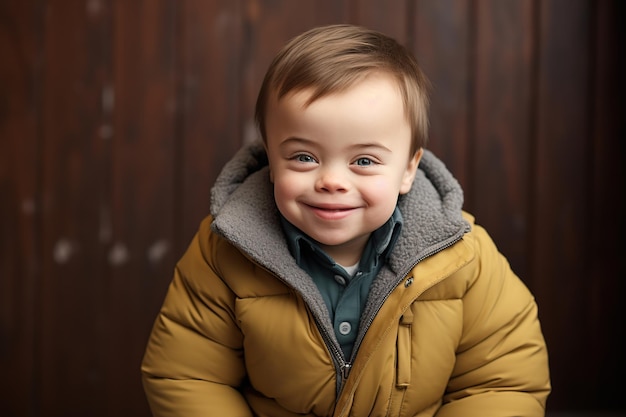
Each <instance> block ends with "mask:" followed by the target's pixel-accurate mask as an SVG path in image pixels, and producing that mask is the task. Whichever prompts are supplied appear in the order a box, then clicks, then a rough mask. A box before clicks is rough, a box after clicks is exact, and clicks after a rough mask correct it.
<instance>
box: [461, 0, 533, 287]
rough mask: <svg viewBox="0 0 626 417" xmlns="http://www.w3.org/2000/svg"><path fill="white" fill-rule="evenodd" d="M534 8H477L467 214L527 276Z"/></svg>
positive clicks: (513, 4) (494, 3) (511, 4)
mask: <svg viewBox="0 0 626 417" xmlns="http://www.w3.org/2000/svg"><path fill="white" fill-rule="evenodd" d="M533 6H534V3H533V2H529V1H526V0H516V1H508V2H502V1H498V0H490V1H481V2H477V3H476V23H475V24H476V35H475V36H476V39H475V52H474V53H475V59H474V61H475V81H474V86H475V87H474V96H473V99H474V101H473V104H472V106H473V108H474V111H473V114H474V122H473V125H474V131H473V139H474V140H473V143H472V144H471V150H470V152H469V153H470V155H472V160H471V162H470V164H471V166H472V170H473V172H472V175H471V183H472V186H471V188H470V189H471V192H472V202H473V207H474V215H475V216H476V220H477V222H478V223H479V224H482V225H484V226H485V227H486V228H487V230H488V231H489V233H490V235H491V236H492V238H493V239H494V241H495V242H496V244H497V245H498V246H499V248H500V250H501V251H502V252H503V253H504V254H505V255H506V256H507V258H508V259H509V262H510V263H511V265H512V267H513V268H514V270H515V271H516V272H517V274H518V275H520V276H521V277H522V278H523V279H525V277H527V275H528V271H527V269H526V262H525V261H526V259H527V258H528V253H527V249H528V246H529V245H528V232H529V230H528V229H529V226H530V225H529V220H530V219H529V201H530V197H529V193H530V188H529V167H530V152H531V149H530V139H531V138H532V134H533V114H532V99H533V95H532V82H533V62H534V61H533V57H534V56H533V54H534V52H535V51H534V46H535V42H534V40H535V39H534V35H535V32H534V31H533V30H532V29H533V16H534V8H533Z"/></svg>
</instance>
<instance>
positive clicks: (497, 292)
mask: <svg viewBox="0 0 626 417" xmlns="http://www.w3.org/2000/svg"><path fill="white" fill-rule="evenodd" d="M473 233H474V234H475V235H476V257H477V258H476V260H475V262H476V268H473V272H472V280H471V285H470V287H469V288H468V290H467V292H466V294H465V297H464V299H463V312H464V318H463V329H464V330H463V335H462V338H461V341H460V344H459V346H458V349H457V361H456V364H455V367H454V370H453V373H452V375H451V378H450V381H449V384H448V388H447V391H446V394H445V396H444V401H443V404H444V405H443V406H442V408H441V409H440V411H439V413H438V414H437V417H471V416H476V417H478V416H480V417H506V416H511V417H512V416H520V417H542V416H544V414H545V405H546V399H547V397H548V394H549V392H550V378H549V370H548V355H547V349H546V345H545V341H544V338H543V335H542V332H541V327H540V324H539V320H538V316H537V305H536V303H535V300H534V298H533V296H532V295H531V293H530V292H529V290H528V289H527V288H526V286H525V285H524V284H523V283H522V281H521V280H520V279H519V278H518V277H517V276H516V275H515V274H514V273H513V272H512V271H511V269H510V267H509V264H508V262H507V261H506V259H505V258H504V257H503V256H502V255H501V254H500V253H499V252H498V251H497V249H496V247H495V245H494V244H493V242H492V241H491V239H490V238H489V236H488V235H487V233H486V232H485V231H484V229H482V228H481V227H480V226H474V230H473Z"/></svg>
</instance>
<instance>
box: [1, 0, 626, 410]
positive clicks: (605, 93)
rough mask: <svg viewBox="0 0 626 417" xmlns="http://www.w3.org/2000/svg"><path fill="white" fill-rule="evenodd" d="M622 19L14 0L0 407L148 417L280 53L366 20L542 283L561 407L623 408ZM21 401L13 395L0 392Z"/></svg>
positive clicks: (7, 40)
mask: <svg viewBox="0 0 626 417" xmlns="http://www.w3.org/2000/svg"><path fill="white" fill-rule="evenodd" d="M623 12H624V6H623V5H621V4H620V2H618V1H614V0H601V1H597V2H596V1H592V0H548V1H538V0H535V1H526V0H507V1H503V0H481V1H465V0H416V1H409V0H395V1H381V0H340V1H333V0H321V1H316V0H301V1H289V0H272V1H269V0H235V1H227V0H216V1H204V0H185V1H177V0H157V1H152V2H147V1H114V0H84V1H80V0H71V1H52V0H23V1H19V2H1V3H0V369H2V370H3V378H2V379H0V391H1V392H2V393H3V394H2V395H0V415H2V416H9V417H40V416H41V417H43V416H48V415H63V416H85V415H89V416H95V417H99V416H102V417H105V416H106V417H108V416H118V415H133V416H146V417H147V416H148V415H149V410H148V407H147V404H146V402H145V398H144V395H143V391H142V387H141V381H140V373H139V365H140V361H141V357H142V355H143V350H144V347H145V343H146V339H147V336H148V334H149V332H150V328H151V326H152V322H153V320H154V318H155V316H156V313H157V311H158V309H159V307H160V305H161V303H162V301H163V296H164V294H165V291H166V289H167V286H168V284H169V282H170V279H171V277H172V272H173V269H174V266H175V263H176V261H177V259H178V258H179V257H180V255H181V254H182V253H183V251H184V250H185V249H186V247H187V244H188V243H189V240H190V239H191V237H192V235H193V234H194V233H195V231H196V228H197V226H198V223H199V222H200V221H201V219H202V218H203V217H204V216H206V215H207V214H208V209H209V204H210V194H209V193H210V188H211V185H212V183H213V181H214V180H215V178H216V177H217V175H218V173H219V172H220V170H221V168H222V166H223V164H224V163H225V162H226V161H227V160H228V159H229V158H230V157H231V156H232V155H233V154H234V152H235V151H236V150H237V149H238V148H239V147H240V146H241V144H242V143H244V142H246V141H250V140H254V139H255V138H256V137H257V133H256V131H255V126H254V122H253V112H254V105H255V101H256V95H257V92H258V89H259V87H260V85H261V81H262V78H263V76H264V73H265V70H266V69H267V66H268V65H269V63H270V61H271V59H272V58H273V57H274V55H275V53H276V52H277V51H278V50H279V48H281V47H282V46H283V45H284V43H285V42H286V41H288V40H289V39H290V38H291V37H293V36H295V35H297V34H299V33H301V32H302V31H304V30H307V29H309V28H312V27H314V26H318V25H323V24H329V23H342V22H348V23H355V24H360V25H364V26H368V27H371V28H373V29H377V30H380V31H382V32H385V33H387V34H389V35H391V36H393V37H395V38H397V39H398V40H399V41H401V42H403V43H405V44H406V45H407V46H408V47H409V48H410V49H411V50H412V51H414V52H415V55H416V56H417V58H418V60H419V61H420V63H421V65H422V67H423V69H424V71H425V72H426V74H427V75H428V77H429V78H430V80H431V81H432V84H433V89H432V107H431V140H430V143H429V148H430V149H431V150H433V151H434V152H435V153H436V154H437V155H438V156H440V157H441V158H442V159H443V160H444V162H445V163H446V164H447V165H448V167H449V168H450V169H451V171H452V172H453V173H454V174H455V175H456V177H457V178H458V179H459V181H460V183H461V185H462V186H463V188H464V190H465V194H466V202H465V208H466V209H468V210H469V211H471V212H472V213H473V214H475V215H476V217H477V219H478V222H479V223H481V224H483V225H485V226H486V227H487V230H488V231H489V232H490V234H491V235H492V236H493V238H494V240H495V241H496V244H497V245H498V246H499V247H500V249H501V251H502V252H503V253H504V254H505V255H506V256H507V257H508V258H509V260H510V262H511V264H512V266H513V268H514V270H515V271H516V272H517V273H518V274H519V275H520V276H521V278H522V279H523V280H524V281H525V282H526V284H527V285H528V286H529V287H530V289H531V290H532V291H533V292H534V294H535V296H536V298H537V301H538V303H539V308H540V317H541V320H542V325H543V329H544V333H545V336H546V339H547V342H548V346H549V349H550V357H551V370H552V378H553V385H554V393H553V395H552V396H551V397H550V400H549V403H548V405H549V407H548V411H549V412H559V411H578V412H582V411H585V410H586V411H588V410H598V412H599V411H601V410H606V411H612V412H618V411H621V410H623V409H624V406H623V401H621V393H622V392H623V391H624V389H625V388H626V387H625V386H624V382H623V378H622V377H621V375H622V374H623V372H624V371H626V369H625V368H626V363H625V362H626V360H625V359H624V355H623V352H624V350H625V349H626V346H625V343H624V339H625V336H626V334H625V333H626V315H624V314H623V312H622V309H621V301H620V297H621V295H622V294H624V292H625V290H626V288H625V287H626V283H625V281H624V277H625V276H626V274H625V272H626V271H625V268H624V267H623V266H622V262H621V261H622V258H623V255H624V253H625V252H624V245H623V243H622V240H623V238H622V236H624V233H625V232H626V221H625V220H624V216H623V213H624V212H626V204H625V202H624V197H623V192H621V189H622V188H624V185H625V179H624V177H625V175H624V174H626V172H625V169H624V163H623V161H622V159H623V155H625V154H626V149H625V144H624V141H623V138H624V135H625V134H626V130H625V122H624V118H623V112H624V98H623V97H624V93H625V91H624V77H623V74H624V73H625V69H626V68H625V64H624V60H625V58H624V56H626V53H625V52H626V51H624V46H623V45H624V44H625V43H624V41H625V40H626V39H625V37H624V30H623V29H621V27H620V22H621V20H620V19H621V17H623V16H624V13H623ZM7 393H8V395H5V394H7Z"/></svg>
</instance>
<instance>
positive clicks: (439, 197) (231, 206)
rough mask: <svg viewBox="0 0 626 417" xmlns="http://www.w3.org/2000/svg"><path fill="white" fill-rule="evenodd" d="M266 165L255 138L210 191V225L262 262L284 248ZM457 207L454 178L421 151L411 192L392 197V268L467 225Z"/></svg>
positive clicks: (270, 260)
mask: <svg viewBox="0 0 626 417" xmlns="http://www.w3.org/2000/svg"><path fill="white" fill-rule="evenodd" d="M267 165H268V161H267V155H266V153H265V149H264V147H263V143H262V142H261V141H255V142H253V143H251V144H249V145H246V146H244V147H242V149H240V150H239V152H237V154H236V155H235V156H234V157H233V158H232V159H231V160H230V161H229V162H228V163H227V164H226V165H225V166H224V168H223V170H222V172H221V173H220V175H219V176H218V178H217V181H216V183H215V185H214V187H213V189H212V190H211V214H212V215H213V217H214V219H215V222H214V226H213V227H214V229H215V230H216V231H218V232H219V233H220V234H222V235H223V236H224V237H226V238H227V239H229V240H231V242H232V243H233V244H235V245H236V246H237V247H239V248H240V249H241V250H243V251H244V252H247V253H249V255H251V256H252V257H253V258H254V259H255V260H257V261H258V262H260V263H261V264H263V265H264V266H268V265H273V264H274V260H275V259H278V258H277V256H283V255H284V254H285V253H289V251H288V249H287V244H286V242H285V239H284V237H283V235H282V231H281V226H280V220H279V217H278V211H277V208H276V204H275V203H274V198H273V188H272V184H271V183H270V181H269V173H268V167H267ZM462 206H463V191H462V190H461V187H460V185H459V183H458V181H457V180H456V179H455V178H454V177H453V176H452V174H451V173H450V172H449V171H448V170H447V168H446V167H445V165H444V164H443V162H441V161H440V160H439V159H437V157H435V156H434V155H433V154H432V153H431V152H430V151H428V150H425V151H424V155H423V157H422V159H421V161H420V164H419V168H418V171H417V174H416V177H415V181H414V183H413V186H412V188H411V191H409V193H407V194H405V195H401V196H400V198H399V199H398V208H399V209H400V212H401V213H402V217H403V230H402V235H401V237H400V238H399V239H398V242H397V243H396V247H395V248H394V250H393V253H392V254H391V256H390V260H389V262H390V266H391V268H392V270H394V271H396V272H401V271H404V270H406V269H407V268H409V267H410V265H408V264H411V263H414V260H416V259H417V258H418V257H419V256H422V255H427V254H428V253H429V252H431V251H433V250H436V248H437V247H438V246H439V245H441V244H442V243H445V242H446V241H447V240H454V239H456V238H458V235H459V233H460V231H466V230H468V227H469V226H468V225H467V222H466V221H465V220H464V219H463V218H462V216H461V209H462ZM258 242H264V244H262V245H259V243H258ZM294 264H295V263H294ZM270 269H271V268H270Z"/></svg>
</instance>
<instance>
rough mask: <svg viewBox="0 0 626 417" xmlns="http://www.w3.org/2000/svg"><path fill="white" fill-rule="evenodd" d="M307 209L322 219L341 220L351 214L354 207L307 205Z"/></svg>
mask: <svg viewBox="0 0 626 417" xmlns="http://www.w3.org/2000/svg"><path fill="white" fill-rule="evenodd" d="M307 206H308V207H309V209H310V210H311V211H312V212H313V213H314V214H315V215H316V216H317V217H319V218H320V219H323V220H341V219H343V218H346V217H347V216H349V215H350V214H352V213H353V212H354V211H355V210H356V208H354V207H346V206H336V205H332V206H312V205H307Z"/></svg>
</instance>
